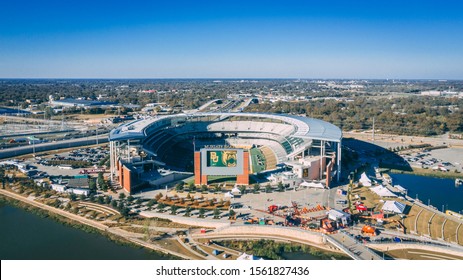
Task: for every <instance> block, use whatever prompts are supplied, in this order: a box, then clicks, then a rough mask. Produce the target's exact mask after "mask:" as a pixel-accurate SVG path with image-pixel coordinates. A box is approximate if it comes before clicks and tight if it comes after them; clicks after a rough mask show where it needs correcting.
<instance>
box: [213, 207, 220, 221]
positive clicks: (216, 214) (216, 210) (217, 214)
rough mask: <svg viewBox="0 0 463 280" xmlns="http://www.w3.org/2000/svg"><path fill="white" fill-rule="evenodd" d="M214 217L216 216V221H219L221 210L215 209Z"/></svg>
mask: <svg viewBox="0 0 463 280" xmlns="http://www.w3.org/2000/svg"><path fill="white" fill-rule="evenodd" d="M213 215H214V219H219V218H220V210H219V208H215V209H214V212H213Z"/></svg>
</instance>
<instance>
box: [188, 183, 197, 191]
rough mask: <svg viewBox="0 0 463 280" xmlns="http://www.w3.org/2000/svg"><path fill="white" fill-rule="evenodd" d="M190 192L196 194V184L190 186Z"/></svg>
mask: <svg viewBox="0 0 463 280" xmlns="http://www.w3.org/2000/svg"><path fill="white" fill-rule="evenodd" d="M188 190H189V191H190V192H195V191H196V186H195V184H194V183H190V185H189V186H188Z"/></svg>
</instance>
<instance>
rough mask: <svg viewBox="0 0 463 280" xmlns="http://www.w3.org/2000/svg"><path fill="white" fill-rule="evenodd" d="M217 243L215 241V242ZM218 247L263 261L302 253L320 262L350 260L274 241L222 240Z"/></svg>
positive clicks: (319, 250) (327, 252)
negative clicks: (316, 258) (262, 259)
mask: <svg viewBox="0 0 463 280" xmlns="http://www.w3.org/2000/svg"><path fill="white" fill-rule="evenodd" d="M216 242H217V241H216ZM217 243H218V244H219V245H221V246H224V247H228V248H231V249H234V250H238V251H244V252H246V253H247V254H253V255H256V256H259V257H263V258H265V259H271V260H282V259H284V258H283V257H282V255H283V254H284V253H292V252H302V253H307V254H311V255H313V256H315V257H318V258H320V259H322V260H330V259H332V258H335V259H337V260H349V259H350V258H349V257H347V256H345V255H343V254H338V253H333V252H329V251H324V250H321V249H318V248H315V247H311V246H307V245H302V244H297V243H281V242H276V241H274V240H264V239H261V240H258V241H242V240H223V241H220V242H217Z"/></svg>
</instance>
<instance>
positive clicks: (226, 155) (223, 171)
mask: <svg viewBox="0 0 463 280" xmlns="http://www.w3.org/2000/svg"><path fill="white" fill-rule="evenodd" d="M200 153H201V173H202V174H204V175H241V174H243V163H244V161H245V160H249V159H244V158H243V157H244V155H243V149H233V148H223V149H219V148H210V149H209V148H204V149H201V150H200Z"/></svg>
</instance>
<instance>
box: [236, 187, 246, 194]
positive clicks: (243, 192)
mask: <svg viewBox="0 0 463 280" xmlns="http://www.w3.org/2000/svg"><path fill="white" fill-rule="evenodd" d="M238 189H239V190H240V192H241V194H245V193H246V186H239V188H238Z"/></svg>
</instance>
